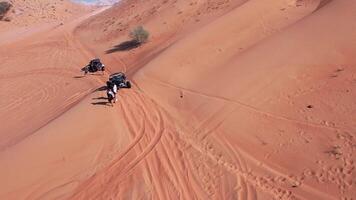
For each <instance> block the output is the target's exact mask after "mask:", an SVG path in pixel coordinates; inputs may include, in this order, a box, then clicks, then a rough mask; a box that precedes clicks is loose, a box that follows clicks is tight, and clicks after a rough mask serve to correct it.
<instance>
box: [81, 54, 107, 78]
mask: <svg viewBox="0 0 356 200" xmlns="http://www.w3.org/2000/svg"><path fill="white" fill-rule="evenodd" d="M82 71H83V72H84V75H85V74H87V73H88V72H90V73H94V72H97V71H102V72H104V71H105V65H104V64H103V63H102V62H101V61H100V59H99V58H95V59H93V60H91V61H90V62H89V64H88V65H87V66H85V67H83V68H82Z"/></svg>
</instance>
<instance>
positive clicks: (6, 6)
mask: <svg viewBox="0 0 356 200" xmlns="http://www.w3.org/2000/svg"><path fill="white" fill-rule="evenodd" d="M11 6H12V5H11V4H10V3H9V2H6V1H1V2H0V20H2V18H3V17H4V16H5V15H6V13H7V12H8V11H9V10H10V8H11Z"/></svg>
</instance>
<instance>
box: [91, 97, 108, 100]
mask: <svg viewBox="0 0 356 200" xmlns="http://www.w3.org/2000/svg"><path fill="white" fill-rule="evenodd" d="M92 100H108V98H107V97H97V98H92Z"/></svg>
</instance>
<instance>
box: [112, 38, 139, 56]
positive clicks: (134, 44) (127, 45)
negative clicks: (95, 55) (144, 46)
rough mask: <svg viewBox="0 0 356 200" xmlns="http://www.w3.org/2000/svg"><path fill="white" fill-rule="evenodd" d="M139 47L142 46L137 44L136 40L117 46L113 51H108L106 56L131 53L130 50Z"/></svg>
mask: <svg viewBox="0 0 356 200" xmlns="http://www.w3.org/2000/svg"><path fill="white" fill-rule="evenodd" d="M139 46H141V43H140V42H137V41H136V40H129V41H125V42H122V43H120V44H118V45H115V46H114V47H112V48H111V49H109V50H107V51H106V54H111V53H114V52H117V51H129V50H131V49H135V48H137V47H139Z"/></svg>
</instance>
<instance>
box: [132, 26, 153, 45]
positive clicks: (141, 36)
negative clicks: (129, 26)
mask: <svg viewBox="0 0 356 200" xmlns="http://www.w3.org/2000/svg"><path fill="white" fill-rule="evenodd" d="M149 35H150V33H149V32H148V31H147V30H145V29H144V28H143V27H142V26H137V27H136V28H134V29H133V30H132V31H131V32H130V37H131V38H132V40H134V41H136V42H138V43H139V44H142V43H145V42H146V41H147V40H148V37H149Z"/></svg>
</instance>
